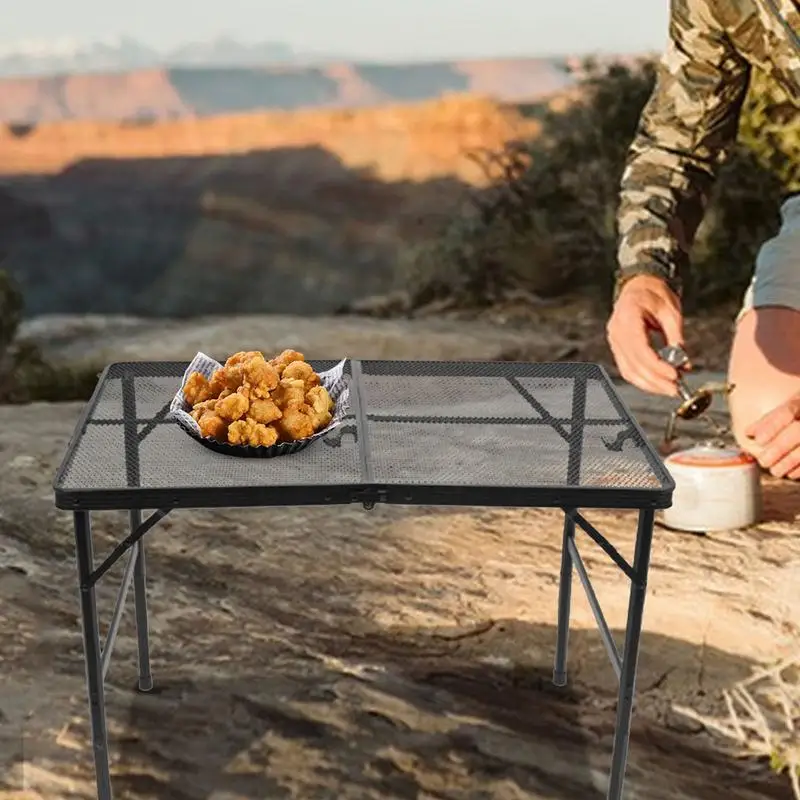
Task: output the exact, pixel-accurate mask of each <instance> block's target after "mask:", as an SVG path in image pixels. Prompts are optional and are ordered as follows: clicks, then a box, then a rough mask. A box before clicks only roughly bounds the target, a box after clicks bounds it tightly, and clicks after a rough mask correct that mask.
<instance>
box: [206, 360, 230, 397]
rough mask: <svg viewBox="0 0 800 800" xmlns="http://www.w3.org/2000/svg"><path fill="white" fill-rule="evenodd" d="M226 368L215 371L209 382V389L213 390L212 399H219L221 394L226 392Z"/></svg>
mask: <svg viewBox="0 0 800 800" xmlns="http://www.w3.org/2000/svg"><path fill="white" fill-rule="evenodd" d="M225 387H226V383H225V368H224V367H223V368H222V369H218V370H215V371H214V374H213V375H212V376H211V380H210V381H209V382H208V388H209V389H210V390H211V396H212V397H219V395H220V393H221V392H223V391H224V390H225Z"/></svg>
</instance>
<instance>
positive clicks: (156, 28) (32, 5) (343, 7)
mask: <svg viewBox="0 0 800 800" xmlns="http://www.w3.org/2000/svg"><path fill="white" fill-rule="evenodd" d="M668 10H669V0H393V1H392V2H387V0H136V2H134V3H121V2H115V0H24V1H23V2H21V3H17V4H14V13H13V14H4V15H3V25H2V32H1V33H0V42H1V43H2V44H3V45H8V44H13V43H15V42H18V41H28V40H36V41H45V42H48V41H53V40H60V39H64V38H69V39H73V40H76V41H79V42H91V41H94V40H98V39H100V40H105V39H109V38H112V37H116V36H119V35H128V36H131V37H133V38H136V39H139V40H140V41H142V42H143V43H145V44H149V45H151V46H154V47H157V48H169V47H172V46H175V45H178V44H184V43H187V42H191V41H198V40H207V39H211V38H214V37H216V36H219V35H223V34H224V35H230V36H233V37H235V38H237V39H241V40H242V41H244V42H256V41H282V42H286V43H287V44H289V45H291V46H292V47H294V48H295V49H296V50H298V51H301V52H305V53H308V52H312V53H323V54H331V55H335V56H345V57H353V58H365V59H372V60H386V61H397V60H402V61H407V60H425V59H436V58H493V57H504V56H538V55H559V54H564V53H588V52H641V51H651V50H660V49H661V48H662V46H663V44H664V42H665V40H666V30H667V16H668Z"/></svg>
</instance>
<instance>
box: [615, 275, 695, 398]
mask: <svg viewBox="0 0 800 800" xmlns="http://www.w3.org/2000/svg"><path fill="white" fill-rule="evenodd" d="M651 331H656V332H657V333H660V334H661V336H662V337H663V338H664V342H665V344H667V345H677V346H681V347H682V346H683V315H682V314H681V305H680V300H679V298H678V296H677V295H676V294H675V292H673V291H672V289H670V288H669V286H668V285H667V282H666V281H665V280H663V279H662V278H658V277H656V276H653V275H639V276H637V277H635V278H631V279H630V280H629V281H628V282H627V283H625V285H624V286H623V287H622V290H621V291H620V294H619V296H618V297H617V300H616V302H615V303H614V310H613V311H612V313H611V317H610V319H609V320H608V325H607V326H606V335H607V337H608V343H609V345H610V347H611V352H612V353H613V355H614V360H615V361H616V363H617V367H618V368H619V371H620V373H621V375H622V377H623V378H624V379H625V380H626V381H628V383H632V384H633V385H634V386H636V387H638V388H639V389H642V390H643V391H645V392H652V393H653V394H664V395H669V396H674V395H676V394H677V381H678V371H677V370H676V369H675V367H671V366H670V365H669V364H667V363H666V361H663V360H662V359H661V358H660V357H659V356H658V354H657V353H656V351H655V350H654V349H653V347H652V346H651V344H650V340H649V336H648V334H649V333H650V332H651Z"/></svg>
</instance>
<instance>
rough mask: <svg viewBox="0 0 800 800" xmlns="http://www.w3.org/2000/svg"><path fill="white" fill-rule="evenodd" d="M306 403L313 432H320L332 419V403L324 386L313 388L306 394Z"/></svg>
mask: <svg viewBox="0 0 800 800" xmlns="http://www.w3.org/2000/svg"><path fill="white" fill-rule="evenodd" d="M306 403H308V405H309V406H310V407H311V411H310V413H309V416H310V417H311V422H312V424H313V425H314V430H315V431H319V430H322V428H324V427H325V426H326V425H330V422H331V419H333V414H332V412H333V407H334V402H333V400H332V398H331V396H330V395H329V394H328V390H327V389H326V388H325V387H324V386H314V387H312V388H311V389H309V390H308V392H306Z"/></svg>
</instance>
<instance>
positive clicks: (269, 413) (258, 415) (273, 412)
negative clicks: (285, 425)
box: [247, 398, 282, 425]
mask: <svg viewBox="0 0 800 800" xmlns="http://www.w3.org/2000/svg"><path fill="white" fill-rule="evenodd" d="M247 416H248V418H250V419H253V420H255V421H256V422H260V423H261V424H262V425H269V424H270V423H271V422H275V420H276V419H280V418H281V416H282V413H281V410H280V409H279V408H278V406H277V405H275V403H274V402H273V401H272V400H271V399H269V398H265V399H258V398H257V399H255V400H252V401H251V402H250V410H249V411H248V412H247Z"/></svg>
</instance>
